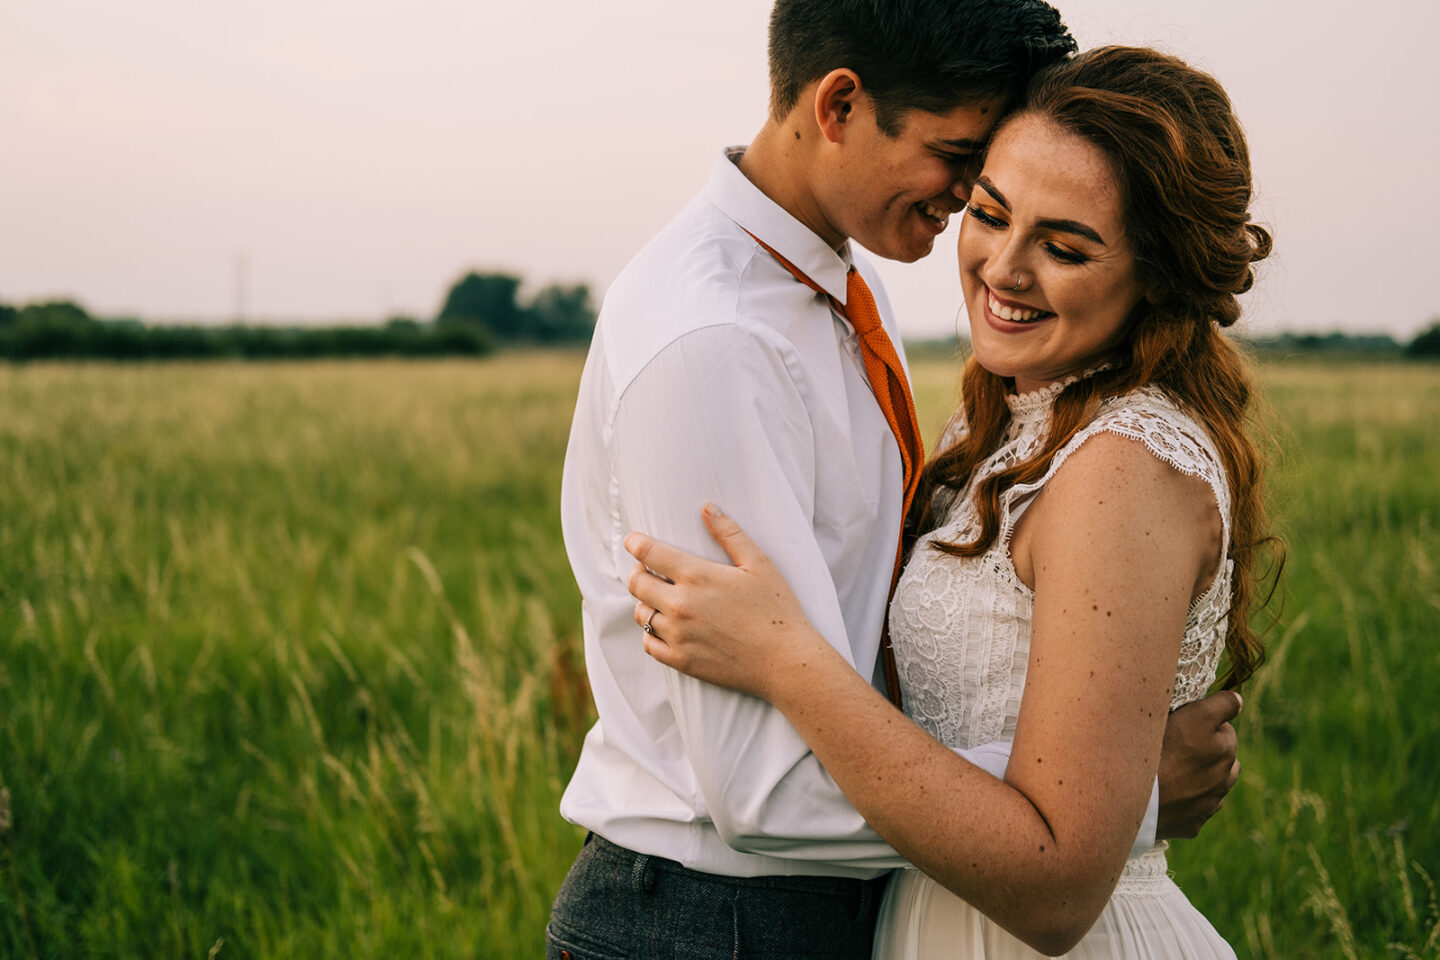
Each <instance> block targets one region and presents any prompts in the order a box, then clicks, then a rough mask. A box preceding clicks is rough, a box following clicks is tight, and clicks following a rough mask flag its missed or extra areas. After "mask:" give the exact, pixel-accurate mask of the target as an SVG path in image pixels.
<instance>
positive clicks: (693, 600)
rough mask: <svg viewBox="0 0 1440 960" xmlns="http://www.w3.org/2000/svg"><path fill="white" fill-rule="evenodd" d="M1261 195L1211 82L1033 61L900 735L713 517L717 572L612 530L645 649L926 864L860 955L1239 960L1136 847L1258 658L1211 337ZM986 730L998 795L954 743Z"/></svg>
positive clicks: (1229, 297)
mask: <svg viewBox="0 0 1440 960" xmlns="http://www.w3.org/2000/svg"><path fill="white" fill-rule="evenodd" d="M1250 198H1251V180H1250V171H1249V160H1248V155H1247V151H1246V146H1245V140H1244V136H1243V134H1242V132H1241V129H1240V126H1239V124H1238V122H1237V121H1236V119H1235V117H1234V115H1233V113H1232V112H1231V109H1230V104H1229V101H1228V99H1227V98H1226V96H1225V94H1224V92H1223V91H1222V90H1221V89H1220V87H1219V86H1218V84H1216V82H1215V81H1214V80H1213V79H1212V78H1210V77H1209V76H1207V75H1205V74H1202V73H1200V72H1198V71H1195V70H1192V69H1191V68H1189V67H1187V66H1186V65H1185V64H1183V63H1181V62H1180V61H1178V60H1175V59H1173V58H1170V57H1167V56H1164V55H1161V54H1158V53H1155V52H1153V51H1148V50H1140V49H1134V48H1120V47H1110V48H1104V49H1100V50H1095V51H1092V52H1090V53H1088V54H1084V55H1082V56H1079V57H1077V58H1075V59H1074V60H1071V61H1068V62H1066V63H1063V64H1060V65H1058V66H1057V67H1054V68H1051V69H1050V70H1049V71H1047V72H1045V73H1043V74H1042V75H1041V76H1039V77H1037V78H1036V81H1035V82H1034V83H1033V84H1032V85H1031V88H1030V90H1029V91H1028V92H1027V95H1026V97H1025V99H1024V102H1023V103H1022V104H1021V105H1020V107H1019V108H1018V109H1017V110H1016V111H1015V113H1014V114H1012V115H1011V117H1009V118H1008V119H1007V120H1006V121H1005V123H1004V125H1003V126H1002V127H1001V128H1000V130H999V131H998V132H997V133H996V135H995V137H994V139H993V141H992V144H991V147H990V150H989V153H988V155H987V157H986V160H985V165H984V170H983V171H982V173H981V175H980V177H979V179H978V180H977V182H976V186H975V190H974V193H973V195H972V197H971V200H970V206H969V209H968V210H967V213H966V220H965V224H964V226H963V228H962V230H961V234H960V243H959V257H960V272H961V278H962V285H963V288H964V291H965V301H966V304H967V310H968V313H969V320H970V332H971V338H972V343H973V347H974V357H973V358H972V359H971V361H970V362H969V364H968V365H967V368H966V371H965V375H964V379H963V383H962V394H963V404H962V407H961V410H960V411H959V412H958V413H957V414H956V416H955V418H954V421H953V422H952V423H951V425H950V427H949V428H948V429H947V431H946V433H945V436H944V438H943V440H942V443H941V452H940V454H939V455H938V456H937V457H935V459H934V460H933V461H931V462H930V464H929V465H928V466H927V468H926V470H925V473H924V476H923V478H922V487H921V494H920V496H919V498H917V503H918V504H920V507H919V509H917V510H916V511H915V512H916V516H915V517H914V518H912V520H913V521H914V525H915V529H916V530H917V531H918V533H919V537H918V540H917V542H916V543H915V544H914V546H913V548H912V550H911V551H910V555H909V559H908V562H907V565H906V568H905V571H904V573H903V575H902V576H901V578H900V581H899V584H898V586H897V589H896V592H895V596H894V600H893V602H892V606H891V613H890V631H891V637H892V640H893V643H894V646H895V651H896V656H897V661H898V665H899V672H900V681H901V688H902V691H903V694H904V703H905V708H906V712H907V713H908V715H909V716H910V718H911V719H912V720H913V721H914V724H908V723H902V722H900V720H901V718H900V716H899V715H898V714H897V713H896V712H895V711H894V708H893V707H891V705H890V704H889V703H888V702H887V701H886V700H885V699H884V698H883V697H881V696H880V695H879V694H878V693H876V692H875V691H874V690H873V689H872V688H871V687H870V685H869V684H868V683H867V682H866V681H865V680H864V679H863V678H861V677H860V676H859V675H858V674H856V673H855V672H854V671H853V669H851V668H850V666H849V665H848V664H847V663H846V662H845V661H844V659H843V658H842V657H841V656H840V655H839V654H838V653H836V651H835V650H834V648H832V647H830V646H829V645H828V644H827V643H826V641H825V640H824V639H823V638H822V637H821V636H820V635H819V634H818V633H817V632H816V631H814V630H813V629H812V628H810V626H809V624H808V623H807V622H806V621H805V616H804V612H803V611H802V610H801V609H800V607H799V604H798V601H796V600H795V598H794V596H793V595H792V594H791V593H790V591H789V590H788V587H786V585H785V583H784V581H783V579H782V578H780V577H779V576H778V574H776V572H775V571H774V568H773V566H771V565H770V564H769V563H768V561H767V560H766V558H765V557H764V555H763V554H761V553H760V552H759V551H758V550H757V549H756V548H755V546H754V544H753V543H752V542H751V541H750V540H749V538H748V537H747V536H746V535H745V534H744V532H743V531H741V530H740V529H739V527H738V526H736V525H735V524H734V523H733V521H729V520H728V519H727V518H725V517H724V516H723V515H721V514H719V513H718V511H716V510H714V509H713V508H708V507H707V511H706V523H707V525H708V526H709V528H710V529H711V532H712V533H713V534H715V535H716V537H717V539H719V540H720V541H721V543H722V545H724V546H725V548H726V550H727V552H728V553H729V554H730V556H731V559H732V560H733V561H735V564H736V566H734V567H726V566H723V565H717V564H711V563H708V562H706V561H703V560H700V559H699V558H695V557H692V556H690V555H688V554H684V553H682V552H680V551H676V550H674V549H673V548H668V547H665V546H664V545H662V544H657V543H655V542H654V541H651V540H649V539H648V538H645V537H643V536H640V535H638V534H632V535H631V538H630V539H629V540H628V541H627V547H628V548H629V549H630V550H631V552H632V553H633V554H635V555H636V556H637V558H640V559H642V560H643V561H644V564H645V565H646V566H648V568H649V570H651V571H653V572H654V573H655V574H659V576H652V575H650V574H649V573H647V572H646V568H645V566H642V567H637V572H636V574H635V575H634V576H632V578H631V584H632V592H634V594H635V596H636V597H637V599H638V601H639V602H638V603H637V605H636V611H635V618H636V621H637V622H639V623H642V624H647V625H648V627H649V629H648V630H647V637H646V641H645V642H646V649H647V651H648V652H649V653H650V654H651V655H652V656H653V657H655V658H656V659H657V660H660V661H661V662H662V663H665V664H667V665H669V666H673V667H675V668H676V669H679V670H682V671H684V672H686V673H690V674H693V675H694V676H697V677H700V678H701V679H705V680H709V681H712V682H715V683H719V684H722V685H725V686H728V687H733V688H735V689H738V690H742V691H745V692H749V693H753V694H755V695H758V696H761V697H764V698H765V699H767V700H769V701H770V702H771V703H773V704H774V705H775V706H776V707H777V708H779V709H780V710H781V711H782V712H783V713H784V714H785V715H786V717H787V718H788V719H789V720H790V721H791V722H792V723H793V724H794V725H795V726H796V728H797V729H798V730H799V731H800V732H801V733H802V734H803V735H804V736H805V738H806V740H807V741H808V742H809V744H810V746H811V747H812V749H813V750H814V752H815V754H816V755H817V756H818V757H819V759H820V760H821V762H822V763H824V765H825V766H826V768H827V769H828V770H829V771H830V773H831V774H832V775H833V776H834V777H835V779H836V781H837V782H838V783H839V784H840V786H841V787H842V789H844V791H845V793H846V795H847V796H848V797H849V798H850V800H851V801H852V802H853V803H854V805H855V806H856V808H857V809H858V810H859V811H860V812H861V813H862V814H864V815H865V816H866V818H867V819H868V820H869V821H870V822H871V824H872V825H873V826H874V827H875V828H876V830H878V831H879V832H880V834H881V835H882V836H884V837H885V838H886V839H887V840H889V841H890V842H891V843H892V844H893V845H894V846H895V848H896V849H897V850H898V851H899V852H901V853H902V854H904V855H905V856H906V857H907V858H908V859H909V860H910V861H911V862H912V863H914V864H915V865H916V866H917V867H919V868H920V870H923V871H924V874H921V873H919V872H917V871H902V872H901V873H900V874H899V875H897V876H896V878H895V879H894V880H893V881H892V882H891V885H890V888H889V892H888V894H887V901H886V906H885V909H884V911H883V913H882V920H881V925H880V930H879V933H878V934H877V941H876V947H875V952H876V956H877V957H887V958H888V957H937V956H965V957H979V956H985V957H1019V956H1034V955H1035V954H1034V952H1033V951H1034V950H1039V951H1041V952H1042V953H1046V954H1059V953H1064V952H1066V951H1068V950H1072V948H1073V951H1072V952H1071V954H1070V955H1071V956H1074V957H1141V956H1143V957H1187V958H1193V957H1230V956H1233V953H1232V952H1231V951H1230V949H1229V947H1228V946H1226V944H1225V943H1224V941H1223V940H1222V939H1221V938H1220V937H1219V935H1218V934H1217V933H1216V932H1215V931H1214V929H1213V928H1212V927H1211V926H1210V925H1209V923H1208V922H1206V921H1205V919H1204V918H1203V917H1202V916H1201V915H1200V914H1199V913H1198V912H1197V911H1196V910H1195V909H1194V908H1193V907H1192V906H1191V905H1190V904H1189V902H1188V901H1187V900H1186V899H1185V897H1184V895H1183V894H1181V893H1180V891H1179V889H1178V888H1177V887H1176V886H1175V885H1174V883H1173V882H1172V881H1171V880H1169V878H1168V877H1167V876H1166V872H1165V857H1164V849H1163V845H1161V846H1159V847H1157V848H1156V849H1155V850H1152V851H1151V852H1150V853H1149V854H1146V855H1144V856H1142V857H1140V858H1137V859H1136V860H1132V861H1129V862H1128V863H1127V861H1126V854H1127V851H1128V850H1129V847H1130V845H1131V842H1132V840H1133V838H1134V835H1135V831H1136V828H1137V826H1138V824H1139V822H1140V819H1141V817H1142V815H1143V812H1144V808H1145V804H1146V801H1147V799H1148V796H1149V791H1150V786H1151V783H1152V782H1153V780H1154V777H1155V774H1156V768H1157V765H1158V762H1159V756H1160V743H1161V738H1162V734H1163V730H1164V723H1165V717H1166V715H1167V713H1168V711H1169V710H1171V709H1173V708H1174V707H1176V706H1178V705H1180V704H1182V703H1185V702H1188V701H1190V700H1193V699H1197V698H1199V697H1200V696H1202V695H1203V694H1204V691H1205V690H1206V688H1207V687H1209V686H1210V684H1211V683H1212V682H1213V681H1214V679H1215V675H1216V669H1217V664H1218V661H1219V658H1220V655H1221V653H1222V650H1223V652H1224V653H1225V654H1226V655H1227V658H1228V671H1227V674H1226V677H1225V681H1226V684H1227V686H1235V685H1238V684H1239V683H1240V682H1241V681H1243V680H1244V679H1245V678H1246V677H1247V676H1248V675H1249V674H1250V673H1251V671H1252V670H1253V669H1254V668H1255V667H1256V665H1257V664H1258V662H1259V660H1260V658H1261V648H1260V645H1259V642H1258V640H1257V639H1256V637H1255V635H1254V634H1253V633H1252V631H1251V630H1250V628H1249V626H1248V624H1247V622H1246V617H1245V612H1246V611H1247V610H1248V609H1249V606H1250V603H1251V600H1252V599H1253V598H1254V596H1255V592H1256V589H1257V581H1258V579H1259V574H1258V570H1257V563H1256V552H1257V548H1258V547H1259V546H1261V545H1262V544H1263V543H1264V542H1266V540H1267V538H1266V536H1265V532H1264V516H1263V510H1262V506H1261V499H1260V493H1259V487H1258V461H1257V457H1256V454H1255V450H1254V448H1253V446H1252V444H1251V443H1250V441H1249V440H1248V439H1247V437H1246V434H1245V431H1244V417H1245V414H1246V410H1247V406H1248V400H1249V394H1250V379H1249V375H1248V373H1247V371H1246V369H1245V365H1244V363H1243V361H1242V359H1241V358H1240V356H1239V355H1238V354H1237V353H1236V352H1235V350H1234V348H1233V347H1231V346H1230V344H1229V343H1228V341H1227V340H1226V339H1225V338H1224V337H1223V336H1222V335H1221V333H1220V328H1221V327H1228V326H1230V325H1231V324H1233V323H1234V322H1235V320H1236V319H1237V318H1238V316H1239V312H1240V310H1239V306H1238V303H1237V302H1236V295H1237V294H1240V293H1243V292H1245V291H1246V290H1248V289H1249V287H1250V285H1251V282H1252V274H1251V264H1252V263H1253V262H1255V261H1258V260H1260V259H1263V258H1264V257H1265V256H1266V255H1267V254H1268V253H1269V251H1270V237H1269V234H1268V233H1267V232H1266V231H1265V230H1264V229H1263V228H1261V227H1259V226H1257V225H1255V224H1252V223H1250V222H1249V215H1248V206H1249V203H1250ZM664 578H668V579H669V580H672V581H674V583H668V582H666V579H664ZM1232 614H1233V615H1232ZM651 631H653V633H652V632H651ZM1022 695H1023V702H1024V709H1023V710H1022V709H1021V702H1022ZM990 740H1011V741H1012V742H1013V752H1012V756H1011V760H1010V766H1009V769H1008V770H1007V772H1006V775H1005V778H1004V780H1003V781H1002V780H997V779H995V778H993V777H991V776H989V775H988V774H985V773H984V772H982V771H980V770H978V769H977V768H975V767H972V766H970V765H969V764H966V763H965V762H964V761H962V760H960V759H959V758H958V757H957V756H955V755H954V754H953V753H952V752H951V751H950V750H949V749H947V748H948V747H964V746H972V745H975V744H980V743H984V742H987V741H990ZM927 875H928V876H927ZM931 878H933V879H931ZM1087 931H1088V934H1087ZM1082 937H1083V939H1082ZM1077 943H1078V945H1077ZM1032 948H1033V950H1032Z"/></svg>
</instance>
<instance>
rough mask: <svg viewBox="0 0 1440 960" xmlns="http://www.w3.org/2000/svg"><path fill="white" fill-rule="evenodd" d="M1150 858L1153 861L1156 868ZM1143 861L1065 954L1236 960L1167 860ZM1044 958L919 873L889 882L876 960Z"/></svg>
mask: <svg viewBox="0 0 1440 960" xmlns="http://www.w3.org/2000/svg"><path fill="white" fill-rule="evenodd" d="M1157 854H1158V857H1157ZM1152 858H1156V859H1158V863H1159V869H1158V870H1157V869H1155V868H1154V860H1152ZM1142 860H1151V861H1152V862H1151V863H1149V864H1143V865H1142V864H1137V863H1135V862H1133V861H1132V863H1131V865H1130V867H1129V868H1127V869H1126V871H1125V874H1124V875H1122V877H1121V879H1120V882H1119V884H1118V885H1117V886H1116V889H1115V894H1114V896H1112V897H1111V898H1110V902H1109V903H1108V904H1107V905H1106V907H1105V910H1104V911H1103V912H1102V913H1101V914H1100V919H1099V920H1097V921H1095V926H1094V927H1092V928H1091V929H1090V932H1089V933H1088V934H1086V935H1085V938H1084V939H1083V940H1081V941H1080V942H1079V943H1078V944H1076V945H1075V947H1074V949H1072V950H1071V951H1070V952H1069V953H1066V954H1064V956H1065V957H1067V958H1069V960H1235V951H1234V950H1232V949H1230V946H1229V944H1227V943H1226V942H1225V941H1224V940H1223V939H1222V938H1221V936H1220V934H1218V933H1216V932H1215V928H1214V927H1212V926H1211V925H1210V922H1209V921H1208V920H1206V919H1205V917H1204V916H1202V915H1201V913H1200V911H1199V910H1196V909H1195V907H1193V906H1192V905H1191V904H1190V901H1189V900H1187V899H1186V897H1185V894H1183V893H1181V892H1180V888H1179V887H1177V886H1176V885H1175V881H1174V880H1172V879H1170V877H1169V875H1168V874H1166V873H1165V872H1164V862H1165V860H1164V854H1163V853H1161V852H1159V851H1154V852H1152V853H1150V854H1147V855H1146V856H1145V857H1143V858H1142ZM1137 867H1138V868H1139V869H1134V868H1137ZM1147 868H1148V869H1147ZM1043 956H1045V954H1042V953H1038V952H1036V951H1035V950H1033V949H1031V948H1030V947H1028V946H1026V945H1025V944H1024V943H1023V942H1021V941H1020V940H1017V939H1016V938H1015V937H1014V936H1012V935H1011V934H1009V933H1008V932H1006V931H1005V930H1004V929H1002V928H1001V927H1000V925H999V924H997V923H995V922H994V921H993V920H991V919H990V918H989V917H986V916H985V915H984V914H983V913H981V912H980V911H979V910H976V909H975V908H974V907H972V906H970V904H968V903H966V902H965V901H964V900H961V899H960V898H959V897H957V896H955V894H953V893H951V892H950V891H949V890H946V889H945V888H944V887H942V886H940V885H939V884H938V883H936V882H935V881H933V880H931V879H930V878H929V877H927V876H925V875H924V874H923V873H921V872H920V871H918V870H897V871H896V872H895V874H894V875H893V876H892V877H891V879H890V885H889V887H888V888H887V889H886V892H885V900H884V901H883V903H882V904H881V907H880V922H879V925H878V927H877V928H876V931H875V952H874V954H873V960H951V958H954V960H981V958H985V960H1034V958H1038V957H1043Z"/></svg>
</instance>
